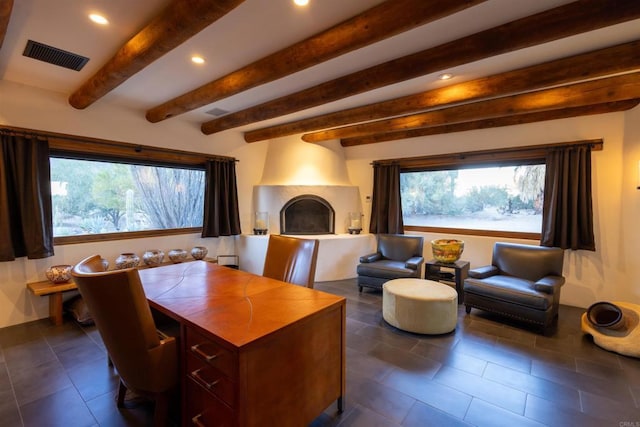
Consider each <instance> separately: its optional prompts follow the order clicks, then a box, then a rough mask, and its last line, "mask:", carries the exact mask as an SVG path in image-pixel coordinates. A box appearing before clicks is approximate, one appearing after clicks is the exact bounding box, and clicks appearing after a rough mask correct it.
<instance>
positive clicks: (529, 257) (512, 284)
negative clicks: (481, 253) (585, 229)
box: [463, 242, 565, 335]
mask: <svg viewBox="0 0 640 427" xmlns="http://www.w3.org/2000/svg"><path fill="white" fill-rule="evenodd" d="M563 264H564V251H563V250H562V249H560V248H550V247H543V246H533V245H520V244H515V243H501V242H498V243H496V244H495V245H494V248H493V255H492V260H491V265H488V266H485V267H480V268H474V269H472V270H469V275H468V277H467V279H466V280H465V281H464V285H463V291H464V304H465V309H466V312H467V313H470V312H471V308H472V307H474V308H478V309H480V310H485V311H490V312H493V313H497V314H500V315H503V316H507V317H510V318H513V319H517V320H519V321H524V322H528V323H532V324H534V325H537V326H539V327H541V328H542V332H543V333H544V334H545V335H546V334H549V333H550V332H551V330H552V327H553V325H554V323H555V321H556V320H557V317H558V306H559V304H560V289H561V287H562V285H563V284H564V281H565V279H564V277H563V276H562V267H563Z"/></svg>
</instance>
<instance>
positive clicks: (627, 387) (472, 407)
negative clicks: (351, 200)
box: [0, 280, 640, 427]
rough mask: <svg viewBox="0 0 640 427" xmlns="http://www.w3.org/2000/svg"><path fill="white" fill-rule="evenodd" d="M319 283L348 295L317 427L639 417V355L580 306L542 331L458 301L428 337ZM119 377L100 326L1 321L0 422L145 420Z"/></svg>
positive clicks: (375, 297)
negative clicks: (119, 392) (447, 324)
mask: <svg viewBox="0 0 640 427" xmlns="http://www.w3.org/2000/svg"><path fill="white" fill-rule="evenodd" d="M316 289H319V290H323V291H327V292H331V293H336V294H340V295H344V296H345V297H347V393H346V399H345V411H344V412H343V413H342V414H341V415H338V414H336V408H335V404H334V405H332V406H330V407H329V408H327V410H326V411H325V412H324V413H323V414H321V415H320V416H319V417H318V418H317V419H316V420H315V421H314V422H313V423H312V426H313V427H323V426H366V427H371V426H384V427H387V426H420V427H423V426H447V427H448V426H458V425H460V426H462V425H476V426H541V425H548V426H597V427H603V426H612V427H640V360H639V359H633V358H629V357H624V356H620V355H617V354H615V353H611V352H608V351H605V350H603V349H601V348H599V347H598V346H596V345H594V344H593V342H592V341H591V339H590V338H589V337H586V336H584V335H583V334H582V333H581V332H580V316H581V314H582V313H583V311H584V310H583V309H579V308H574V307H568V306H562V307H561V311H560V320H559V324H558V330H557V332H556V333H555V334H554V335H553V336H551V337H544V336H541V335H538V334H536V333H534V332H530V331H528V330H526V329H522V328H518V327H515V326H516V325H509V324H508V323H505V322H504V319H498V318H496V317H492V316H490V315H487V314H484V313H482V312H480V311H477V310H473V311H472V312H471V315H466V314H465V313H464V309H463V307H462V306H461V307H460V310H459V321H458V326H457V328H456V330H455V331H454V332H452V333H451V334H446V335H442V336H421V335H415V334H411V333H407V332H402V331H399V330H397V329H395V328H393V327H391V326H389V325H387V324H386V323H385V322H384V321H383V320H382V316H381V302H382V297H381V294H380V293H379V292H373V291H367V290H365V291H364V292H363V293H361V294H360V293H358V291H357V287H356V285H355V282H354V280H346V281H336V282H323V283H318V284H316ZM117 382H118V380H117V375H116V374H115V373H114V372H113V370H112V369H110V368H109V367H108V366H107V360H106V354H105V351H104V347H103V345H102V342H101V340H100V337H99V335H98V333H97V331H96V330H95V328H94V327H86V328H81V327H79V326H78V325H77V324H76V323H74V322H73V321H67V322H65V323H64V325H63V326H59V327H54V326H51V325H50V324H49V322H48V321H47V320H40V321H36V322H30V323H26V324H23V325H18V326H12V327H8V328H4V329H0V426H10V427H12V426H38V427H42V426H65V427H68V426H74V427H75V426H96V425H99V426H144V425H148V424H149V421H150V419H151V414H152V410H153V408H152V405H151V404H149V403H138V404H135V403H133V402H132V403H130V405H129V406H130V409H126V410H123V411H118V410H117V408H116V406H115V400H114V395H115V390H116V387H117ZM264 425H265V426H270V425H273V426H277V425H278V423H277V420H265V424H264Z"/></svg>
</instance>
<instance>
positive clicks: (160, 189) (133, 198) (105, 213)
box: [50, 156, 205, 238]
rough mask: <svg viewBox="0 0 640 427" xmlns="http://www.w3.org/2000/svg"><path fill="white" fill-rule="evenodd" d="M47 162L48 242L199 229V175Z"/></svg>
mask: <svg viewBox="0 0 640 427" xmlns="http://www.w3.org/2000/svg"><path fill="white" fill-rule="evenodd" d="M77 157H79V156H73V157H72V158H68V157H65V156H52V157H51V158H50V165H51V193H52V204H53V227H54V237H56V238H59V237H64V236H84V235H95V234H104V233H123V232H138V231H145V230H167V229H185V228H194V227H202V219H203V206H204V182H205V171H204V170H203V169H201V168H196V167H183V166H148V165H144V164H135V163H126V162H123V161H117V162H114V161H106V160H85V159H80V158H77Z"/></svg>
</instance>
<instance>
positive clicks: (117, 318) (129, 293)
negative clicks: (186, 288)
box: [71, 255, 178, 426]
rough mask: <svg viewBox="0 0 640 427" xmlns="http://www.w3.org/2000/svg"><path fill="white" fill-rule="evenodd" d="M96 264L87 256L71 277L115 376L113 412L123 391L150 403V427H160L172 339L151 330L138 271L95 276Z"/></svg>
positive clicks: (172, 361) (171, 384)
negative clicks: (152, 404)
mask: <svg viewBox="0 0 640 427" xmlns="http://www.w3.org/2000/svg"><path fill="white" fill-rule="evenodd" d="M101 263H102V261H101V258H100V256H99V255H93V256H90V257H88V258H86V259H84V260H82V261H80V262H79V263H78V264H76V265H75V267H74V268H73V269H72V271H71V275H72V277H73V280H74V282H75V283H76V285H77V286H78V290H79V291H80V294H81V295H82V298H83V299H84V300H85V302H86V304H87V307H88V308H89V311H90V312H91V315H92V316H93V319H94V321H95V323H96V327H97V329H98V332H99V333H100V336H101V338H102V341H103V342H104V345H105V347H106V348H107V352H108V354H109V357H110V358H111V361H112V362H113V365H114V366H115V368H116V370H117V371H118V374H119V375H120V386H119V389H118V399H117V404H118V407H119V408H122V407H124V398H125V394H126V392H127V389H129V390H131V391H132V392H134V393H136V394H138V395H140V396H147V397H150V398H153V399H154V400H155V404H156V406H155V413H154V420H155V425H156V426H161V425H164V424H165V423H166V421H167V417H168V415H169V401H170V396H171V395H172V393H173V392H174V391H176V390H177V386H178V348H177V343H176V339H175V338H174V337H167V336H162V335H161V334H159V332H158V331H157V330H156V325H155V322H154V320H153V316H152V314H151V309H150V308H149V303H148V301H147V298H146V296H145V293H144V289H143V288H142V284H141V283H140V277H139V276H138V270H136V269H124V270H114V271H101V269H102V268H101V267H100V265H101Z"/></svg>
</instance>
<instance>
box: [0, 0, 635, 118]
mask: <svg viewBox="0 0 640 427" xmlns="http://www.w3.org/2000/svg"><path fill="white" fill-rule="evenodd" d="M425 1H427V0H425ZM168 2H169V1H168V0H135V1H131V0H109V1H107V0H101V1H100V0H92V1H89V0H14V7H13V13H12V16H11V21H10V23H9V27H8V31H7V35H6V37H5V40H4V44H3V46H2V48H1V50H0V76H1V77H2V79H3V80H9V81H12V82H17V83H22V84H25V85H30V86H35V87H39V88H43V89H47V90H52V91H56V92H61V93H64V94H65V95H66V96H68V95H70V94H71V93H72V92H73V91H74V90H76V89H77V88H78V87H80V85H81V84H82V83H83V82H84V81H86V80H87V79H88V78H89V77H90V76H91V75H93V74H94V73H95V72H96V71H97V70H98V69H99V68H100V67H101V66H102V65H103V64H104V63H105V62H106V61H107V60H108V59H109V58H111V56H113V54H114V53H115V52H116V51H117V49H118V48H119V47H120V46H121V45H122V44H124V43H125V42H126V41H127V40H129V39H130V38H131V37H132V36H133V35H134V34H135V33H136V32H137V31H139V30H140V29H142V28H143V27H144V26H145V25H146V24H147V23H148V21H149V20H150V19H151V18H152V17H153V16H154V15H155V13H156V12H157V11H159V10H161V9H162V8H164V7H165V6H166V5H167V4H168ZM381 2H382V1H381V0H347V1H345V0H310V5H309V6H308V7H306V8H304V9H301V8H299V7H297V6H295V5H294V4H293V1H292V0H247V1H245V2H244V3H243V4H242V5H240V6H239V7H237V8H236V9H235V10H233V11H232V12H231V13H229V14H228V15H226V16H224V17H223V18H221V19H220V20H219V21H217V22H215V23H214V24H212V25H211V26H209V27H208V28H206V29H205V30H204V31H202V32H201V33H199V34H197V35H196V36H194V37H193V38H191V39H190V40H188V41H187V42H186V43H184V44H183V45H182V46H180V47H178V48H176V49H174V50H173V51H171V52H169V53H168V54H166V55H164V56H163V57H162V58H160V59H159V60H157V61H156V62H154V63H153V64H151V65H149V66H148V67H146V68H145V69H144V70H142V71H141V72H140V73H138V74H137V75H135V76H133V77H131V78H130V79H129V80H127V81H126V82H125V83H124V84H122V85H120V86H119V87H118V88H116V89H115V90H114V91H112V92H111V93H110V94H108V95H107V96H105V97H104V98H102V99H100V100H98V101H97V102H110V103H116V104H118V105H120V106H122V107H125V108H127V109H132V110H134V111H139V112H140V114H141V115H144V113H145V111H146V110H147V109H149V108H151V107H154V106H156V105H157V104H160V103H162V102H164V101H167V100H169V99H171V98H173V97H175V96H177V95H180V94H182V93H184V92H186V91H189V90H191V89H194V88H196V87H199V86H201V85H202V84H204V83H207V82H209V81H211V80H214V79H216V78H218V77H221V76H223V75H225V74H227V73H229V72H231V71H233V70H235V69H238V68H240V67H242V66H244V65H247V64H249V63H252V62H253V61H255V60H257V59H260V58H262V57H264V56H266V55H268V54H270V53H273V52H275V51H278V50H280V49H282V48H284V47H286V46H289V45H291V44H293V43H295V42H298V41H300V40H303V39H305V38H307V37H309V36H311V35H314V34H316V33H318V32H320V31H322V30H325V29H327V28H329V27H331V26H333V25H335V24H338V23H340V22H342V21H344V20H346V19H348V18H350V17H352V16H354V15H356V14H358V13H360V12H362V11H364V10H366V9H369V8H371V7H372V6H374V5H376V4H379V3H381ZM566 3H570V0H535V1H532V0H489V1H487V2H485V3H482V4H480V5H478V6H475V7H472V8H469V9H467V10H465V11H462V12H460V13H457V14H455V15H453V16H450V17H447V18H444V19H441V20H439V21H435V22H433V23H430V24H427V25H424V26H422V27H419V28H417V29H414V30H412V31H408V32H406V33H403V34H400V35H397V36H395V37H392V38H390V39H387V40H385V41H382V42H379V43H376V44H374V45H371V46H368V47H366V48H363V49H360V50H358V51H356V52H352V53H349V54H346V55H342V56H341V57H338V58H336V59H333V60H330V61H327V62H325V63H323V64H320V65H317V66H314V67H312V68H309V69H307V70H304V71H301V72H298V73H296V74H293V75H291V76H289V77H285V78H282V79H279V80H277V81H275V82H272V83H269V84H265V85H262V86H260V87H257V88H254V89H251V90H249V91H246V92H243V93H240V94H238V95H235V96H232V97H230V98H227V99H224V100H220V101H218V102H215V103H213V104H210V105H207V106H205V107H202V108H200V109H198V110H195V111H193V112H190V113H186V114H183V115H181V116H177V117H174V118H172V119H169V120H187V121H189V122H193V123H194V124H197V125H198V126H199V125H200V123H201V122H203V121H207V120H210V119H212V116H210V115H207V114H205V113H204V112H205V111H208V110H210V109H212V108H214V107H215V108H221V109H224V110H228V111H237V110H239V109H243V108H246V107H249V106H252V105H255V104H259V103H261V102H265V101H267V100H269V99H272V98H275V97H279V96H282V95H286V94H289V93H292V92H295V91H298V90H300V89H304V88H307V87H310V86H312V85H315V84H318V83H321V82H323V81H326V80H330V79H333V78H336V77H339V76H342V75H345V74H348V73H351V72H354V71H358V70H361V69H364V68H367V67H369V66H372V65H375V64H379V63H381V62H385V61H388V60H390V59H393V58H397V57H400V56H404V55H407V54H410V53H414V52H418V51H420V50H424V49H427V48H429V47H433V46H437V45H440V44H442V43H445V42H448V41H451V40H456V39H458V38H461V37H464V36H467V35H470V34H473V33H475V32H478V31H481V30H485V29H488V28H491V27H494V26H497V25H500V24H504V23H506V22H509V21H512V20H515V19H518V18H522V17H524V16H527V15H531V14H533V13H537V12H540V11H543V10H546V9H550V8H553V7H556V6H559V5H562V4H566ZM91 12H100V13H102V14H103V15H105V16H106V17H108V19H109V21H110V25H109V26H107V27H100V26H97V25H95V24H93V23H92V22H90V21H89V20H88V19H87V15H88V14H89V13H91ZM407 13H411V11H407ZM639 38H640V20H636V21H631V22H628V23H625V24H620V25H616V26H613V27H609V28H606V29H603V30H598V31H593V32H590V33H586V34H583V35H579V36H574V37H570V38H567V39H563V40H560V41H557V42H552V43H547V44H544V45H541V46H538V47H534V48H528V49H524V50H521V51H517V52H512V53H509V54H505V55H500V56H497V57H494V58H490V59H485V60H482V61H476V62H474V63H471V64H467V65H464V66H459V67H456V68H455V69H452V70H446V71H448V72H453V73H454V74H455V76H456V77H455V78H454V79H453V80H451V81H449V82H447V83H444V82H440V81H437V79H436V77H437V75H438V74H440V73H435V74H431V75H426V76H424V77H421V78H416V79H412V80H410V81H407V82H404V83H401V84H395V85H392V86H388V87H386V88H382V89H378V90H374V91H371V92H368V93H366V94H362V95H358V96H353V97H350V98H347V99H344V100H341V101H337V102H333V103H331V104H327V105H324V106H321V107H316V108H313V109H309V110H306V111H302V112H299V113H296V114H293V115H290V116H287V117H283V118H278V119H273V120H270V121H267V122H263V123H260V124H259V125H258V124H254V125H248V126H245V127H244V128H241V129H240V130H249V129H255V128H257V127H261V126H264V125H268V124H275V123H281V122H284V121H289V120H291V119H293V118H302V117H308V116H312V115H316V114H319V113H324V112H329V111H335V110H338V109H343V108H347V107H352V106H357V105H363V104H368V103H371V102H375V101H381V100H385V99H390V98H395V97H397V96H401V95H405V94H409V93H415V92H420V91H424V90H426V89H429V88H433V87H436V86H438V85H443V84H452V83H458V82H461V81H465V80H469V79H472V78H477V77H482V76H487V75H491V74H495V73H498V72H502V71H507V70H511V69H516V68H520V67H523V66H528V65H532V64H536V63H540V62H544V61H548V60H551V59H556V58H561V57H565V56H568V55H572V54H576V53H581V52H587V51H591V50H594V49H598V48H602V47H606V46H611V45H614V44H618V43H623V42H628V41H632V40H636V39H639ZM29 39H32V40H35V41H38V42H41V43H45V44H48V45H51V46H54V47H57V48H60V49H64V50H67V51H71V52H74V53H77V54H80V55H83V56H87V57H89V58H90V61H89V62H88V64H87V65H86V66H85V67H84V69H83V70H81V71H80V72H77V71H72V70H68V69H65V68H61V67H57V66H54V65H51V64H48V63H44V62H40V61H37V60H34V59H31V58H27V57H24V56H22V52H23V50H24V48H25V45H26V43H27V40H29ZM196 53H197V54H200V55H202V56H203V57H205V58H206V61H207V62H206V63H205V64H204V65H202V66H196V65H194V64H192V63H191V61H190V57H191V55H192V54H196ZM88 108H91V106H89V107H88Z"/></svg>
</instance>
